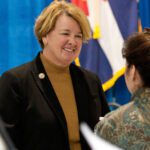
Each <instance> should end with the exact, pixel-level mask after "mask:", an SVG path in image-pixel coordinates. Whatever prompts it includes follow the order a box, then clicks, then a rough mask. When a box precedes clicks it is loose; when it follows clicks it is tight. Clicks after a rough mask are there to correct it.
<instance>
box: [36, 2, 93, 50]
mask: <svg viewBox="0 0 150 150" xmlns="http://www.w3.org/2000/svg"><path fill="white" fill-rule="evenodd" d="M62 14H66V15H67V16H69V17H72V18H73V19H74V20H76V21H77V22H78V24H79V26H80V28H81V32H82V34H83V41H84V42H85V41H88V40H89V39H90V37H91V31H90V25H89V22H88V19H87V17H86V15H85V14H84V12H83V11H82V10H81V9H80V8H78V7H77V6H75V5H74V4H72V3H69V2H65V1H54V2H52V3H51V4H50V5H48V6H47V7H46V8H45V9H44V10H43V11H42V12H41V14H40V15H39V17H38V18H37V19H36V22H35V26H34V32H35V35H36V37H37V39H38V41H39V43H40V45H41V47H42V48H43V47H44V44H43V41H42V37H44V36H46V34H48V33H49V32H50V31H52V30H53V29H54V27H55V24H56V21H57V19H58V17H59V16H61V15H62Z"/></svg>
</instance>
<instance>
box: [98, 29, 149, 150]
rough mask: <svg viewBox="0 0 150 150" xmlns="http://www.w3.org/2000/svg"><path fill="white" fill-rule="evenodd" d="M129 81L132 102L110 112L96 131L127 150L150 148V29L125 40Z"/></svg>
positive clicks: (124, 52)
mask: <svg viewBox="0 0 150 150" xmlns="http://www.w3.org/2000/svg"><path fill="white" fill-rule="evenodd" d="M123 57H124V58H125V59H126V62H127V68H126V72H125V80H126V84H127V87H128V89H129V91H130V92H131V93H132V98H131V102H130V103H128V104H126V105H124V106H121V107H120V108H118V109H117V110H116V111H113V112H111V113H109V114H107V115H106V116H105V117H104V119H103V120H102V121H100V122H98V123H97V125H96V126H95V133H96V134H97V135H99V136H101V137H102V138H104V139H106V140H108V141H109V142H111V143H113V144H115V145H118V146H119V147H121V148H123V149H127V150H145V149H146V150H150V117H149V116H150V80H149V79H150V32H149V30H146V31H144V32H143V33H136V34H134V35H133V36H131V37H130V38H128V39H127V41H126V42H125V43H124V48H123Z"/></svg>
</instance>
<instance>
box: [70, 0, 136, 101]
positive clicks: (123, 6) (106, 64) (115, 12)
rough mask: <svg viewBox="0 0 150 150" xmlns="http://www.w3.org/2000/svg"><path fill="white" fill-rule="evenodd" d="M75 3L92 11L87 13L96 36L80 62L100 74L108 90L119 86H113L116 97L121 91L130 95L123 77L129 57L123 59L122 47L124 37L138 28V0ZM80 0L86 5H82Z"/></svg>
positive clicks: (74, 1) (97, 0)
mask: <svg viewBox="0 0 150 150" xmlns="http://www.w3.org/2000/svg"><path fill="white" fill-rule="evenodd" d="M71 2H72V3H74V4H76V5H77V6H79V7H80V8H81V9H82V10H83V11H85V9H83V7H85V6H83V3H84V5H86V6H87V12H88V13H87V12H85V14H86V15H87V17H88V20H89V22H90V25H91V30H92V33H93V38H92V39H90V41H89V42H88V44H84V45H83V47H82V50H81V54H80V56H79V62H80V65H81V66H82V67H84V68H86V69H88V70H91V71H93V72H95V73H96V74H98V75H99V77H100V79H101V81H102V83H103V89H104V90H105V91H108V90H109V89H110V88H112V87H113V88H114V87H115V88H114V89H113V91H115V94H114V93H113V95H112V96H117V95H118V94H117V93H120V94H121V96H122V97H124V98H126V97H127V98H129V93H128V90H127V89H126V86H125V82H124V79H123V74H124V71H125V60H124V59H123V58H122V54H121V50H122V46H123V42H124V40H125V39H126V38H127V37H128V36H129V35H131V34H132V33H133V32H136V31H137V27H138V23H137V22H138V21H137V20H138V9H137V1H136V0H132V1H131V0H125V1H124V0H109V1H108V0H94V2H93V0H72V1H71ZM79 3H82V5H81V4H80V5H78V4H79ZM81 6H82V7H81ZM118 82H120V83H118ZM116 83H117V84H116ZM118 87H119V90H118ZM116 89H117V90H118V91H116ZM121 90H122V91H121ZM122 93H123V94H124V95H122ZM125 94H126V95H125ZM120 100H121V99H120Z"/></svg>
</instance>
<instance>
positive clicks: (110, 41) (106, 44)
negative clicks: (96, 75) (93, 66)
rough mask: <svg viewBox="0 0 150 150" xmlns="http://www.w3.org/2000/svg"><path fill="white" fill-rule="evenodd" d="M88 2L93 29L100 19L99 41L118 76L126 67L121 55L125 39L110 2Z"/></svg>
mask: <svg viewBox="0 0 150 150" xmlns="http://www.w3.org/2000/svg"><path fill="white" fill-rule="evenodd" d="M95 1H96V3H95ZM87 2H88V9H89V22H90V24H91V27H92V29H93V27H94V26H95V24H97V20H98V18H99V25H100V29H101V38H100V39H98V41H99V43H100V45H101V47H102V49H103V51H104V53H105V55H106V57H107V58H108V61H109V62H110V65H111V67H112V70H113V74H116V73H117V72H118V71H119V70H121V69H122V68H123V67H124V66H125V60H124V59H123V58H122V54H121V49H122V45H123V37H122V35H121V33H120V30H119V27H118V25H117V22H116V19H115V17H114V15H113V13H112V10H111V7H110V5H109V1H103V0H94V3H92V0H87ZM95 16H96V18H95ZM94 18H95V19H94Z"/></svg>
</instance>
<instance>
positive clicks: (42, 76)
mask: <svg viewBox="0 0 150 150" xmlns="http://www.w3.org/2000/svg"><path fill="white" fill-rule="evenodd" d="M33 63H34V65H33V70H32V74H33V77H34V79H35V82H36V83H37V86H38V87H39V89H40V91H41V92H42V94H43V96H44V97H45V100H46V102H47V104H48V105H49V107H50V108H51V109H52V111H53V112H54V114H55V115H56V117H57V118H58V120H59V122H60V124H61V125H62V127H63V130H64V132H65V134H66V136H67V137H68V134H67V133H68V132H67V124H66V119H65V116H64V113H63V110H62V108H61V106H60V104H59V101H58V98H57V96H56V94H55V92H54V89H53V87H52V84H51V82H50V81H49V79H48V76H47V74H46V71H45V69H44V66H43V64H42V62H41V59H40V53H38V55H37V57H36V58H35V60H34V61H33Z"/></svg>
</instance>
